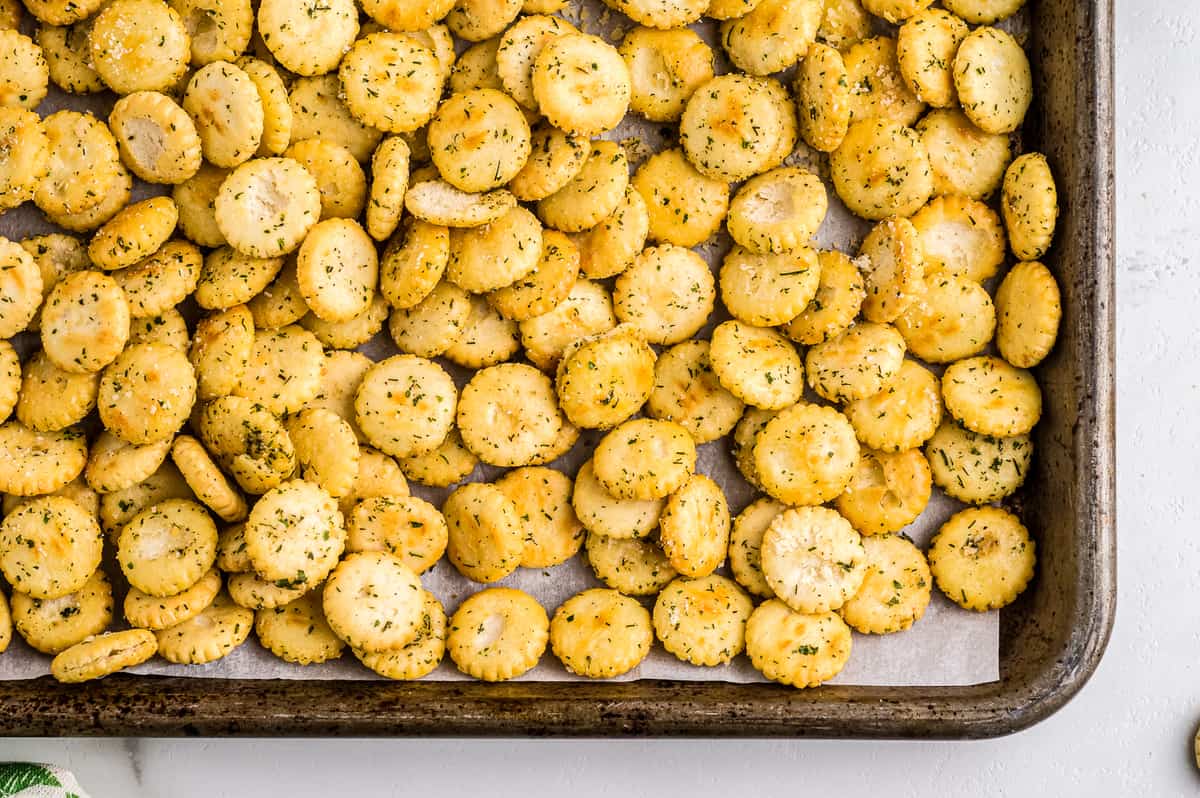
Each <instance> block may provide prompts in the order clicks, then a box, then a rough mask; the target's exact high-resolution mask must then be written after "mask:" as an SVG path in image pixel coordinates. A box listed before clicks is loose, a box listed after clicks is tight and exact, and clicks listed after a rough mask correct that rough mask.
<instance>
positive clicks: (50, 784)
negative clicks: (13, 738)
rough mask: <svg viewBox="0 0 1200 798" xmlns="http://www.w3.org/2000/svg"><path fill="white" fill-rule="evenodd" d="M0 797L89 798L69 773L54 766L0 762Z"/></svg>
mask: <svg viewBox="0 0 1200 798" xmlns="http://www.w3.org/2000/svg"><path fill="white" fill-rule="evenodd" d="M0 798H88V794H87V793H86V792H84V791H83V790H81V789H80V788H79V782H77V781H75V777H74V776H72V775H71V773H70V772H69V771H66V770H63V769H62V768H60V767H57V766H55V765H34V764H30V763H29V762H0Z"/></svg>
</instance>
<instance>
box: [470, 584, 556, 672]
mask: <svg viewBox="0 0 1200 798" xmlns="http://www.w3.org/2000/svg"><path fill="white" fill-rule="evenodd" d="M549 637H550V621H549V619H548V618H547V617H546V611H545V610H544V609H542V606H541V605H540V604H538V603H537V600H536V599H534V598H533V597H532V596H530V595H529V594H528V593H524V592H522V591H520V590H514V589H512V588H506V587H495V588H488V589H487V590H482V591H480V592H478V593H476V594H475V595H473V596H471V597H470V598H468V599H467V600H466V601H464V602H463V603H462V604H460V605H459V607H458V609H457V610H455V612H454V615H453V617H451V618H450V632H449V634H448V635H447V636H446V650H447V652H448V653H449V654H450V659H451V660H453V661H454V664H455V665H456V666H458V669H459V670H460V671H462V672H463V673H465V674H467V675H468V676H473V677H475V678H476V679H482V680H483V681H487V682H498V681H504V680H506V679H512V678H514V677H516V676H520V675H521V674H522V673H525V672H526V671H527V670H529V669H530V668H532V667H533V666H534V665H536V664H537V662H538V660H539V659H541V656H542V653H543V652H544V651H545V650H546V643H547V641H548V640H549Z"/></svg>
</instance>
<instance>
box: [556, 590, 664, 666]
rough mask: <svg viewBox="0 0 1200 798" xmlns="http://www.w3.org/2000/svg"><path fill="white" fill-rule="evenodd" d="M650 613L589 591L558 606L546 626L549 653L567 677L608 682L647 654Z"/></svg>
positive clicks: (619, 598) (650, 640)
mask: <svg viewBox="0 0 1200 798" xmlns="http://www.w3.org/2000/svg"><path fill="white" fill-rule="evenodd" d="M653 644H654V632H653V629H652V627H651V624H650V613H649V612H647V611H646V609H645V607H643V606H642V605H641V604H639V603H638V602H637V601H636V600H635V599H632V598H630V597H628V596H624V595H621V594H620V593H618V592H617V591H616V590H602V589H592V590H585V591H583V592H581V593H577V594H576V595H574V596H572V597H571V598H569V599H567V600H566V601H564V602H563V603H562V604H560V605H559V607H558V609H557V610H555V612H554V617H553V618H552V619H551V620H550V649H551V650H552V651H553V652H554V656H556V657H558V659H559V661H560V662H562V664H563V666H564V667H566V669H567V670H569V671H570V672H571V673H574V674H577V675H579V676H586V677H588V678H589V679H611V678H612V677H614V676H620V675H622V674H624V673H628V672H629V671H631V670H633V669H634V668H636V667H637V666H638V664H639V663H640V662H641V661H642V660H643V659H645V658H646V655H647V654H649V653H650V647H651V646H652V645H653Z"/></svg>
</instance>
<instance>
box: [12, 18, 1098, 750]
mask: <svg viewBox="0 0 1200 798" xmlns="http://www.w3.org/2000/svg"><path fill="white" fill-rule="evenodd" d="M1032 13H1033V17H1034V25H1033V38H1032V41H1031V43H1030V45H1031V47H1030V52H1031V56H1032V59H1033V61H1034V64H1035V69H1036V79H1037V85H1038V93H1037V96H1038V103H1039V105H1038V107H1037V109H1036V112H1035V114H1034V115H1033V116H1032V117H1031V120H1030V124H1029V126H1028V129H1027V131H1026V135H1027V137H1028V139H1029V140H1030V142H1031V143H1032V144H1034V145H1036V146H1038V148H1040V149H1041V150H1043V151H1044V152H1045V153H1046V155H1047V156H1048V157H1049V159H1050V162H1051V164H1052V166H1053V168H1054V171H1055V173H1056V175H1057V176H1058V182H1059V187H1060V197H1061V199H1062V217H1061V219H1060V222H1059V231H1058V237H1057V244H1056V246H1055V248H1054V252H1053V254H1052V256H1051V257H1050V259H1049V261H1050V266H1051V267H1052V268H1053V270H1054V272H1055V273H1056V274H1057V275H1058V277H1059V280H1060V282H1061V284H1062V288H1063V299H1064V311H1065V313H1064V318H1063V327H1062V332H1061V336H1060V340H1059V345H1058V348H1057V350H1056V351H1055V353H1054V355H1053V356H1052V357H1051V358H1050V359H1049V360H1048V361H1047V362H1046V363H1045V364H1044V365H1042V366H1041V367H1040V369H1039V377H1040V379H1041V381H1042V385H1043V386H1044V392H1045V416H1044V420H1043V421H1042V423H1041V424H1040V425H1039V427H1038V429H1037V445H1038V453H1039V455H1038V457H1037V458H1036V461H1035V471H1034V473H1033V474H1032V475H1031V478H1030V479H1029V481H1028V487H1027V488H1026V489H1025V491H1024V494H1023V497H1022V502H1023V506H1024V515H1025V519H1026V522H1027V523H1028V524H1029V526H1030V529H1031V530H1033V532H1034V534H1035V536H1036V538H1037V543H1038V547H1039V551H1040V555H1041V556H1040V557H1039V560H1040V567H1039V572H1038V576H1037V579H1036V581H1035V582H1034V584H1033V586H1032V588H1031V589H1030V590H1029V591H1027V593H1026V594H1025V595H1024V596H1023V597H1022V598H1021V600H1020V601H1019V602H1018V603H1017V604H1015V605H1014V606H1012V607H1010V608H1009V609H1007V610H1005V611H1004V612H1003V617H1002V629H1001V637H1000V655H1001V666H1000V672H1001V678H1000V681H998V682H994V683H991V684H984V685H978V686H974V687H955V688H949V687H907V688H897V687H888V688H873V687H842V686H825V687H821V688H818V689H815V690H806V691H796V690H792V689H789V688H784V687H779V686H775V685H766V684H745V685H742V684H726V683H697V682H687V683H673V682H628V683H620V684H605V683H586V684H585V683H545V682H543V683H512V684H501V685H484V684H466V683H459V682H430V683H417V684H402V683H380V682H330V681H320V682H304V681H250V680H231V681H227V680H220V681H217V680H201V679H183V678H156V677H137V676H127V675H118V676H114V677H110V678H108V679H105V680H103V681H102V682H98V683H95V684H91V685H87V686H76V687H63V686H60V685H58V684H56V683H55V682H53V681H51V680H50V679H49V678H48V677H47V678H42V679H36V680H31V681H15V682H2V683H0V733H3V734H10V735H16V734H26V735H28V734H35V735H77V734H120V735H172V734H173V735H184V734H191V735H195V734H248V735H249V734H252V735H319V734H354V735H576V736H599V735H694V736H731V737H733V736H739V737H751V736H772V735H786V736H797V737H961V738H968V737H989V736H997V735H1002V734H1006V733H1010V732H1014V731H1017V730H1019V729H1022V728H1024V727H1026V726H1029V725H1031V724H1033V723H1036V722H1037V721H1039V720H1042V719H1043V718H1045V717H1047V716H1048V715H1050V714H1051V713H1053V712H1054V711H1055V710H1057V709H1058V708H1059V707H1061V706H1062V705H1063V704H1065V703H1066V702H1067V701H1068V700H1069V699H1070V698H1071V697H1072V696H1073V695H1074V694H1075V693H1076V691H1078V690H1079V688H1080V687H1082V686H1083V683H1084V682H1085V681H1086V680H1087V679H1088V677H1089V676H1090V675H1091V673H1092V671H1093V670H1094V669H1095V667H1096V665H1097V663H1098V662H1099V660H1100V656H1101V654H1102V653H1103V651H1104V647H1105V644H1106V643H1107V640H1108V635H1109V631H1110V629H1111V626H1112V621H1113V613H1114V609H1115V600H1116V581H1115V580H1116V563H1115V556H1116V550H1115V548H1116V547H1115V537H1114V535H1115V528H1114V526H1115V515H1114V487H1115V469H1114V465H1113V456H1114V438H1113V433H1114V414H1113V372H1114V352H1113V340H1114V338H1113V326H1114V319H1113V135H1112V99H1113V84H1112V78H1113V63H1112V62H1113V39H1112V0H1040V2H1036V1H1035V2H1034V3H1033V8H1032Z"/></svg>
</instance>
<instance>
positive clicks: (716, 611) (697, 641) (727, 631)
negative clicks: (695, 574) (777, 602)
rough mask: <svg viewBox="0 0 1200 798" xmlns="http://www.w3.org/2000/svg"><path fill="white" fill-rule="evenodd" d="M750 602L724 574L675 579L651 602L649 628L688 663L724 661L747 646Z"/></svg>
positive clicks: (704, 663)
mask: <svg viewBox="0 0 1200 798" xmlns="http://www.w3.org/2000/svg"><path fill="white" fill-rule="evenodd" d="M753 609H754V602H753V601H751V599H750V597H749V596H748V595H746V593H745V592H744V591H743V590H742V589H741V588H740V587H738V586H737V584H735V583H734V582H733V581H732V580H730V579H726V578H725V577H723V576H717V575H713V576H706V577H704V578H703V579H676V580H675V581H674V582H672V583H671V584H669V585H667V586H666V588H664V589H663V591H662V592H661V593H659V594H658V599H657V600H656V601H655V602H654V631H655V633H656V634H657V635H658V639H659V640H661V641H662V644H663V648H665V649H666V650H667V651H669V652H671V653H672V654H674V655H675V656H676V657H678V658H679V659H681V660H683V661H684V662H690V663H691V664H693V665H703V666H712V665H723V664H725V663H727V662H729V661H730V660H732V659H733V658H734V657H736V656H737V655H738V654H740V653H742V650H743V649H744V648H745V647H746V620H747V619H748V618H749V617H750V613H751V611H753Z"/></svg>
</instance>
